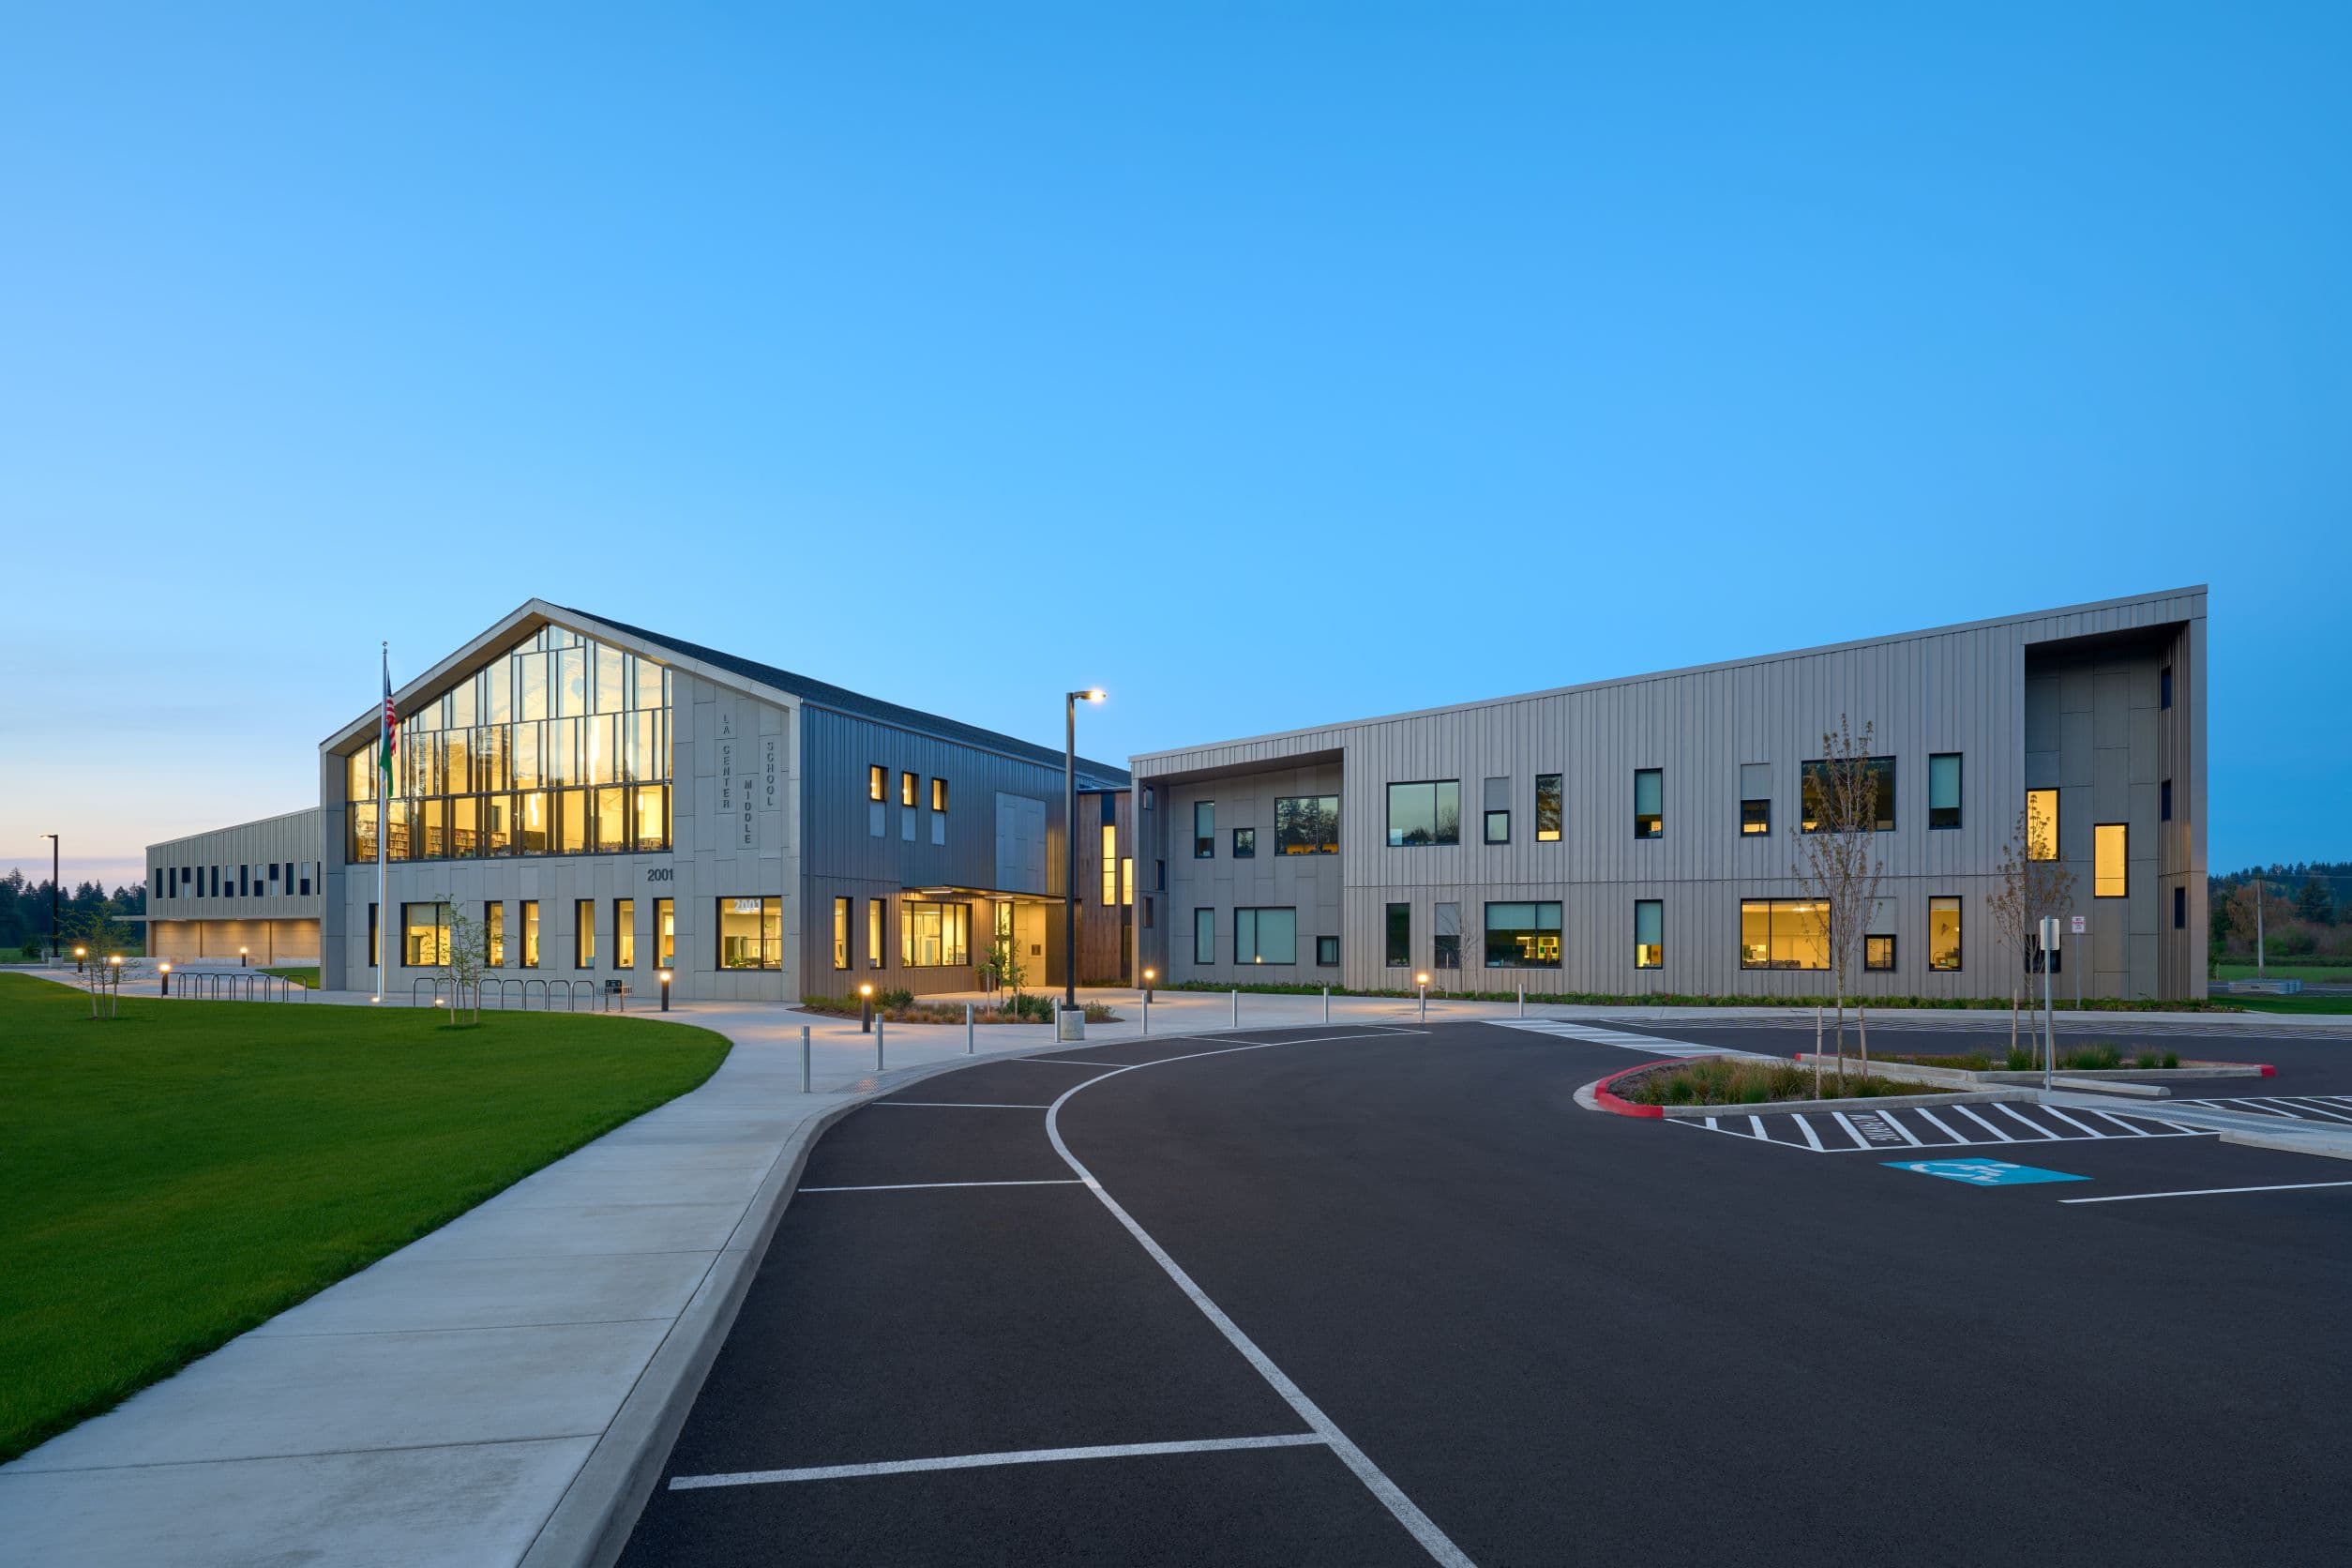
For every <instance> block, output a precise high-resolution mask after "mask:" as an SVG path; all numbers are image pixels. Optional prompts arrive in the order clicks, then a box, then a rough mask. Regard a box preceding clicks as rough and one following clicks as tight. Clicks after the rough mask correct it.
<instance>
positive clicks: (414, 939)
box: [400, 904, 449, 969]
mask: <svg viewBox="0 0 2352 1568" xmlns="http://www.w3.org/2000/svg"><path fill="white" fill-rule="evenodd" d="M448 961H449V906H448V905H446V904H402V905H401V906H400V962H401V963H403V964H405V965H406V966H408V967H409V968H410V969H437V968H439V967H440V966H441V965H443V964H445V963H447V962H448Z"/></svg>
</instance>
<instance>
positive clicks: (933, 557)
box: [0, 3, 2352, 877]
mask: <svg viewBox="0 0 2352 1568" xmlns="http://www.w3.org/2000/svg"><path fill="white" fill-rule="evenodd" d="M1579 9H1585V8H1566V7H1527V8H1492V7H1477V6H1471V7H1437V6H1417V7H1401V6H1380V5H1364V4H1354V5H1348V6H1334V7H1321V8H1318V7H1304V6H1292V7H1278V8H1243V7H1205V6H1204V7H1185V8H1177V7H1158V8H1145V7H1101V6H1075V5H1074V6H1068V7H1062V8H1027V7H1008V6H987V7H955V8H929V9H918V8H901V7H887V6H855V7H852V6H839V7H828V8H781V7H747V6H746V7H734V8H723V7H709V6H688V5H679V6H672V7H663V8H629V9H619V8H595V7H590V6H580V5H571V6H564V7H546V8H526V7H522V6H499V7H480V6H424V5H420V6H413V7H401V8H391V7H381V8H365V9H363V8H356V7H315V6H298V5H284V6H277V7H207V8H191V7H154V8H138V7H113V6H107V5H102V4H86V3H78V4H73V5H56V6H43V7H26V6H18V7H13V8H11V10H10V21H9V25H8V33H9V39H10V41H9V47H8V49H7V51H6V52H5V53H0V204H5V205H4V207H0V210H5V211H6V212H7V214H8V223H7V230H6V233H7V239H6V243H5V244H0V345H5V349H4V350H0V354H4V355H5V357H4V358H0V364H5V366H6V372H5V374H0V581H5V582H6V583H7V585H8V590H9V591H8V595H7V602H8V611H7V613H6V615H5V617H0V660H4V661H5V665H6V668H7V670H8V679H7V680H6V681H5V682H0V866H6V865H8V864H23V865H25V866H27V867H28V868H29V867H31V866H32V865H33V864H34V863H35V861H36V860H38V861H40V862H43V863H45V862H46V859H47V855H46V848H47V846H46V845H45V844H43V843H41V842H40V840H39V838H38V835H39V834H41V833H44V832H47V831H50V830H52V829H53V828H54V829H57V830H59V831H62V832H63V833H65V835H66V842H67V848H68V855H69V856H71V857H72V864H71V865H69V867H68V875H69V876H70V875H74V874H75V871H74V867H77V866H78V867H82V868H83V871H85V872H87V871H97V870H100V869H103V870H104V871H105V873H106V874H107V875H108V876H110V877H118V876H128V875H129V874H131V872H132V869H133V867H136V865H137V863H138V861H139V859H140V847H141V846H142V845H143V844H144V843H146V842H147V841H149V840H150V839H154V838H158V837H167V836H171V835H173V834H178V833H183V832H187V831H191V830H194V829H197V828H201V827H206V826H212V825H218V824H219V823H221V822H228V821H233V820H237V819H239V818H242V817H246V816H254V815H261V814H264V813H267V812H270V811H275V810H282V809H288V808H291V807H295V806H298V805H301V804H305V803H306V802H308V801H309V800H312V799H314V798H315V792H316V783H315V772H314V768H315V762H314V757H315V746H316V744H317V742H318V741H319V739H320V738H321V737H322V736H324V734H325V733H326V732H327V731H330V730H331V729H333V728H335V727H336V726H338V725H339V724H340V723H341V722H342V721H344V720H345V719H348V718H350V717H352V716H354V715H355V714H357V713H359V712H360V711H362V710H364V709H365V708H366V707H367V706H368V705H369V702H370V701H372V700H373V695H374V690H375V650H376V643H377V641H378V640H379V639H381V638H386V637H388V638H390V639H391V640H392V641H393V649H394V655H395V658H396V661H397V663H396V671H415V670H416V669H418V668H421V667H422V666H423V665H424V664H426V663H428V662H430V660H432V659H433V658H436V657H438V656H440V655H442V654H443V653H445V651H446V650H447V649H449V648H450V647H451V646H453V645H455V644H456V643H457V642H459V641H461V640H463V639H464V638H466V637H467V636H470V635H471V634H473V633H474V632H475V631H477V630H479V629H480V628H481V627H482V626H485V625H487V624H488V623H490V621H492V620H494V619H495V618H496V617H497V616H499V615H500V614H502V613H503V612H505V611H507V610H509V609H511V608H512V607H513V606H515V605H516V604H518V603H520V602H521V601H522V600H524V599H526V598H528V597H531V596H534V595H538V596H545V597H548V598H551V599H554V600H557V601H559V602H565V603H572V604H578V605H580V606H583V607H587V608H592V609H600V610H602V611H605V612H606V613H609V614H611V615H613V616H614V617H616V618H620V619H624V620H629V621H634V622H638V623H641V624H643V625H648V626H656V627H668V628H673V629H675V630H676V631H677V632H678V633H679V634H680V635H684V636H689V637H695V638H699V639H700V640H702V641H710V642H713V643H716V644H717V645H719V646H722V647H726V648H729V649H732V650H735V651H738V652H742V653H745V654H747V655H752V656H760V657H764V658H767V659H770V660H773V661H774V662H776V663H780V664H784V665H786V666H789V667H792V668H794V669H798V670H802V671H807V673H809V674H812V675H817V676H821V677H823V678H827V679H831V680H835V681H838V682H842V683H845V684H848V685H851V686H856V687H859V688H860V689H864V690H867V691H871V692H873V693H876V694H878V695H882V696H885V697H889V698H892V699H895V700H897V701H906V702H910V703H914V704H917V705H921V706H925V707H930V708H934V709H938V710H942V711H944V712H948V713H952V714H955V715H957V716H961V717H965V718H969V719H972V720H974V721H976V722H982V723H986V724H990V725H993V726H997V727H1000V728H1003V729H1006V730H1009V731H1015V732H1017V733H1020V734H1024V735H1028V736H1031V737H1033V738H1036V739H1039V740H1047V741H1050V740H1052V739H1054V738H1056V731H1057V729H1058V717H1059V715H1058V712H1057V699H1058V694H1059V693H1060V692H1061V691H1062V690H1063V687H1064V686H1068V685H1080V684H1086V683H1089V682H1099V683H1100V684H1102V685H1104V686H1108V688H1109V689H1110V690H1111V692H1112V694H1113V698H1114V701H1112V702H1111V703H1110V704H1108V705H1107V706H1106V707H1104V708H1103V709H1101V710H1100V711H1099V712H1097V713H1095V714H1093V715H1090V716H1088V718H1087V720H1086V732H1085V746H1087V748H1088V749H1090V750H1092V751H1093V752H1094V753H1096V754H1098V755H1106V756H1123V755H1125V754H1126V753H1127V752H1129V751H1132V750H1142V749H1151V748H1153V747H1156V746H1165V745H1173V744H1181V743H1184V742H1189V741H1196V740H1200V739H1207V738H1214V737H1219V736H1225V735H1230V734H1236V733H1244V732H1249V731H1260V730H1267V729H1275V728H1281V727H1285V726H1288V725H1290V724H1293V723H1297V722H1301V721H1303V720H1307V719H1311V718H1316V717H1326V716H1347V715H1358V714H1365V713H1377V712H1384V711H1390V710H1395V709H1401V708H1409V707H1413V706H1419V705H1424V704H1428V703H1435V702H1442V701H1458V700H1462V699H1467V698H1471V697H1477V696H1486V695H1494V694H1499V693H1501V692H1506V691H1513V690H1521V689H1528V688H1533V687H1540V686H1554V685H1560V684H1563V683H1567V682H1572V681H1577V680H1584V679H1591V678H1598V677H1603V676H1608V675H1615V674H1623V673H1631V672H1636V671H1642V670H1648V669H1656V668H1664V667H1668V666H1673V665H1681V664H1689V663H1696V662H1699V661H1703V660H1708V659H1713V658H1720V657H1731V656H1741V655H1746V654H1753V653H1760V652H1766V651H1770V650H1772V649H1777V648H1784V647H1790V646H1801V645H1805V644H1810V643H1816V642H1822V641H1835V640H1838V639H1843V638H1847V637H1854V636H1864V635H1871V634H1876V633H1881V632H1887V631H1893V630H1902V629H1906V628H1909V627H1913V626H1922V625H1929V624H1936V623H1941V622H1947V621H1957V620H1967V619H1973V618H1977V617H1980V616H1985V615H1992V614H1999V613H2005V612H2008V611H2017V610H2024V609H2032V608H2039V607H2043V606H2047V605H2054V604H2061V603H2067V602H2072V601H2075V600H2079V599H2087V598H2098V597H2105V596H2113V595H2118V594H2124V593H2134V592H2139V591H2143V590H2147V589H2152V588H2161V587H2170V586H2176V585H2179V584H2182V583H2187V582H2193V581H2208V582H2210V583H2211V584H2212V586H2213V590H2214V594H2213V601H2212V621H2211V626H2212V643H2211V645H2212V667H2211V672H2210V673H2211V683H2212V688H2213V690H2212V697H2213V703H2214V706H2213V711H2212V719H2211V730H2210V739H2211V745H2212V753H2213V763H2212V770H2211V788H2212V793H2213V800H2212V803H2211V809H2210V821H2211V853H2212V860H2213V864H2214V866H2215V867H2216V868H2217V869H2218V868H2222V867H2232V866H2236V865H2239V864H2241V863H2244V862H2246V861H2249V860H2252V859H2255V858H2263V859H2269V858H2290V859H2292V858H2306V857H2312V858H2318V857H2330V858H2352V825H2347V813H2346V810H2345V807H2346V805H2347V799H2348V796H2352V792H2347V790H2346V787H2345V783H2344V780H2345V778H2346V777H2347V775H2352V726H2347V724H2346V722H2345V721H2346V718H2347V711H2346V710H2347V699H2346V695H2345V693H2346V686H2345V679H2344V672H2345V669H2346V655H2347V649H2352V641H2348V640H2347V637H2346V630H2347V625H2346V615H2345V603H2346V596H2345V584H2346V582H2347V581H2348V580H2352V575H2348V574H2347V570H2346V568H2347V566H2352V544H2347V539H2352V526H2347V524H2348V523H2352V518H2347V510H2348V508H2347V505H2346V499H2345V498H2346V495H2347V493H2352V297H2348V296H2352V291H2347V290H2346V288H2345V287H2344V280H2345V279H2347V278H2352V218H2348V217H2347V214H2352V159H2347V158H2345V156H2344V150H2345V148H2346V147H2347V146H2352V96H2347V95H2346V94H2345V93H2344V88H2343V83H2344V82H2345V81H2346V80H2347V79H2352V12H2347V11H2346V9H2345V8H2342V7H2321V6H2315V5H2314V6H2305V7H2270V6H2261V5H2248V6H2231V7H2221V6H2206V7H2196V8H2182V7H2163V6H2114V7H2052V6H2046V5H2041V6H2032V7H2018V8H1999V7H1969V8H1959V9H1956V10H1950V11H1948V12H1947V13H1945V14H1940V15H1938V16H1935V17H1923V16H1919V15H1907V14H1899V13H1903V12H1909V11H1915V10H1917V9H1918V8H1893V10H1892V13H1891V12H1890V10H1889V8H1879V7H1863V6H1853V7H1845V8H1807V7H1803V6H1797V7H1793V8H1792V7H1788V6H1781V7H1772V8H1720V9H1718V8H1703V7H1681V8H1634V9H1633V10H1632V11H1629V12H1628V13H1627V14H1626V15H1624V16H1621V17H1602V16H1592V15H1578V14H1576V11H1577V10H1579ZM1179 628H1181V635H1178V631H1179ZM1057 650H1058V651H1057Z"/></svg>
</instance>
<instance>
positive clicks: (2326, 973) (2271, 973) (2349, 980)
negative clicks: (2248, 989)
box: [2213, 958, 2352, 986]
mask: <svg viewBox="0 0 2352 1568" xmlns="http://www.w3.org/2000/svg"><path fill="white" fill-rule="evenodd" d="M2213 978H2214V979H2216V980H2301V981H2305V982H2308V983H2309V984H2311V985H2314V986H2352V964H2347V963H2344V962H2343V961H2341V960H2339V959H2334V958H2272V959H2270V960H2269V962H2268V963H2266V964H2265V965H2264V966H2263V971H2262V972H2261V973H2260V974H2256V973H2255V972H2254V964H2253V963H2252V961H2251V960H2250V961H2248V962H2246V963H2242V964H2241V963H2222V964H2215V965H2214V966H2213Z"/></svg>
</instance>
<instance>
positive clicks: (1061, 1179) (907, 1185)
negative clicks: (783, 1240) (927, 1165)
mask: <svg viewBox="0 0 2352 1568" xmlns="http://www.w3.org/2000/svg"><path fill="white" fill-rule="evenodd" d="M1083 1185H1085V1184H1084V1183H1082V1182H1074V1181H1072V1180H1071V1179H1070V1178H1069V1177H1067V1176H1055V1177H1051V1178H1049V1179H1048V1180H1046V1181H1042V1182H886V1183H883V1184H880V1185H877V1186H870V1187H802V1188H799V1189H798V1190H799V1191H801V1192H920V1191H923V1190H925V1189H927V1188H930V1187H1076V1186H1083Z"/></svg>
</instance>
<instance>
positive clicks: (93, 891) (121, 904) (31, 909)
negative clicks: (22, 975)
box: [0, 870, 147, 957]
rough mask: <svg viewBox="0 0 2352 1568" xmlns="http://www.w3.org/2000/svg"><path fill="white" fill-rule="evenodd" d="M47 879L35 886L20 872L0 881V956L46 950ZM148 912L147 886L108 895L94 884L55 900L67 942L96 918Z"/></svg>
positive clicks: (136, 885)
mask: <svg viewBox="0 0 2352 1568" xmlns="http://www.w3.org/2000/svg"><path fill="white" fill-rule="evenodd" d="M49 889H50V882H49V879H48V878H46V877H43V878H42V879H41V880H40V881H39V882H34V881H32V880H31V879H30V878H28V877H26V876H25V874H24V873H23V871H21V870H11V871H10V872H9V873H8V875H7V876H5V877H0V954H5V955H7V956H8V957H14V956H15V955H16V954H17V953H18V952H19V951H21V950H22V949H24V948H27V947H35V946H38V947H39V948H40V949H41V950H42V951H43V952H44V953H46V952H47V951H48V948H49V935H50V932H49ZM146 912H147V884H146V883H145V882H133V883H131V884H130V885H129V886H128V887H118V888H116V889H115V890H114V891H113V892H112V893H109V892H107V891H106V889H105V888H104V887H103V886H101V885H100V884H98V883H97V882H83V883H82V884H81V885H80V886H78V887H74V888H70V889H68V891H67V893H66V896H65V897H63V898H61V899H59V900H58V916H59V918H60V920H61V921H62V922H63V923H64V928H65V934H66V936H67V938H68V940H70V939H71V937H72V934H73V932H74V931H76V930H78V929H81V928H83V927H86V926H87V925H88V923H89V921H90V920H91V918H92V917H94V916H96V915H99V914H113V915H116V916H126V915H133V914H144V913H146Z"/></svg>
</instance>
